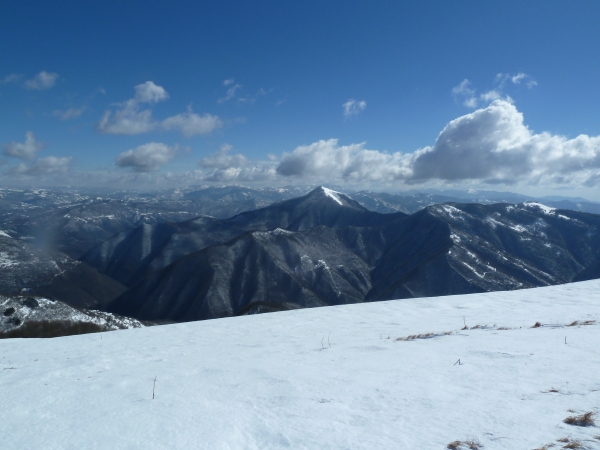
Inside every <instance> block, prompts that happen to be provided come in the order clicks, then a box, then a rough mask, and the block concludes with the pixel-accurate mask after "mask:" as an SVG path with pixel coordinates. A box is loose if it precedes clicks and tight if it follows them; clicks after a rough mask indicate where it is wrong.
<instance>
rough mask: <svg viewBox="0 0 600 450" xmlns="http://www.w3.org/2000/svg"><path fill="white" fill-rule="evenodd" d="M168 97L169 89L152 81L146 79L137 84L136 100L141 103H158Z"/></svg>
mask: <svg viewBox="0 0 600 450" xmlns="http://www.w3.org/2000/svg"><path fill="white" fill-rule="evenodd" d="M168 98H169V94H168V93H167V91H165V89H164V88H163V87H162V86H158V85H156V84H154V83H153V82H152V81H146V82H145V83H143V84H138V85H137V86H135V100H136V101H138V102H140V103H157V102H161V101H163V100H167V99H168Z"/></svg>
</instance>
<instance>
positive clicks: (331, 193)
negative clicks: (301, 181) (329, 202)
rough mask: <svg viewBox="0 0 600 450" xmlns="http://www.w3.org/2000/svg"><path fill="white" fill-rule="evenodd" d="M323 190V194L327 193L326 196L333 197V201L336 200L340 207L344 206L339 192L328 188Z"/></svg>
mask: <svg viewBox="0 0 600 450" xmlns="http://www.w3.org/2000/svg"><path fill="white" fill-rule="evenodd" d="M321 188H322V189H323V192H325V195H327V196H328V197H331V198H332V199H334V200H335V201H336V202H338V203H339V204H340V205H342V206H343V205H344V204H343V203H342V200H340V197H339V194H340V193H339V192H337V191H332V190H331V189H327V188H326V187H323V186H321Z"/></svg>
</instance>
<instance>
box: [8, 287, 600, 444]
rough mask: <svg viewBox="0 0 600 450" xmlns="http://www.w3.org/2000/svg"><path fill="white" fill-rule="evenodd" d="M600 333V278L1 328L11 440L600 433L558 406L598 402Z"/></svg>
mask: <svg viewBox="0 0 600 450" xmlns="http://www.w3.org/2000/svg"><path fill="white" fill-rule="evenodd" d="M575 320H579V321H595V323H593V324H591V325H585V326H572V327H568V326H565V325H568V324H570V323H572V322H573V321H575ZM536 322H540V323H541V324H543V326H541V327H537V328H530V327H531V326H532V325H534V324H535V323H536ZM464 323H466V324H467V326H468V327H470V328H471V327H475V326H477V325H480V326H483V327H488V328H477V329H468V330H461V328H463V326H464ZM494 325H495V326H494ZM500 327H508V328H511V329H508V330H499V329H498V328H500ZM444 332H451V334H449V335H442V336H439V337H433V338H427V339H414V340H409V341H397V340H396V339H397V338H405V337H407V336H411V335H419V334H426V333H439V334H441V333H444ZM388 336H389V339H387V337H388ZM565 337H566V339H567V344H565V343H564V341H565ZM328 342H329V344H330V346H329V344H328ZM599 344H600V280H594V281H587V282H582V283H574V284H568V285H562V286H553V287H546V288H537V289H529V290H521V291H511V292H495V293H488V294H473V295H462V296H450V297H437V298H422V299H410V300H396V301H388V302H379V303H371V304H359V305H344V306H337V307H328V308H315V309H305V310H295V311H288V312H281V313H273V314H263V315H257V316H248V317H238V318H227V319H218V320H211V321H203V322H193V323H185V324H177V325H166V326H161V327H151V328H142V329H131V330H123V331H114V332H108V333H102V334H101V335H100V334H91V335H83V336H72V337H66V338H55V339H46V340H41V339H35V340H16V339H15V340H3V341H0V399H1V400H0V401H1V405H2V407H1V408H0V442H1V444H0V447H1V448H3V449H21V448H32V449H34V448H35V449H37V448H39V449H42V448H43V449H81V448H86V449H105V448H107V449H129V448H144V449H166V448H201V449H279V448H293V449H444V448H446V446H447V445H448V444H449V443H450V442H452V441H455V440H461V441H465V440H467V439H469V438H474V439H477V440H478V441H479V442H481V444H483V446H484V447H483V448H485V449H535V448H539V447H541V446H542V445H544V444H548V443H552V442H554V443H555V444H556V447H554V448H562V446H563V445H565V444H560V443H557V442H556V439H559V438H564V437H570V438H571V439H579V440H580V441H581V442H582V444H584V445H586V446H587V448H600V440H597V439H595V438H594V436H598V435H600V427H576V426H571V425H567V424H565V423H563V422H562V421H563V419H565V418H566V417H568V416H572V415H574V414H581V413H584V412H587V411H594V412H600V410H599V409H598V407H599V406H600V376H598V374H599V373H600V345H599ZM458 359H460V361H461V364H460V365H459V364H455V363H456V361H457V360H458ZM155 376H156V377H157V380H156V398H155V400H152V387H153V380H154V377H155ZM551 389H554V390H557V391H558V392H547V391H549V390H551ZM569 409H571V410H573V411H575V413H571V412H569V411H568V410H569ZM597 423H599V424H600V419H599V420H597Z"/></svg>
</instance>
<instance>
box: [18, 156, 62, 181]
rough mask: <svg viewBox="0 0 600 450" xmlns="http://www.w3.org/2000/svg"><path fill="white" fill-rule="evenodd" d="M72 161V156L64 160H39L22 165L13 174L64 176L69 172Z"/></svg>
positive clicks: (55, 158)
mask: <svg viewBox="0 0 600 450" xmlns="http://www.w3.org/2000/svg"><path fill="white" fill-rule="evenodd" d="M71 159H72V158H71V157H70V156H68V157H64V158H58V157H56V156H47V157H46V158H39V159H37V160H36V161H34V162H33V163H31V164H29V165H26V164H23V163H21V164H19V165H18V166H17V167H16V168H14V170H13V173H16V174H19V175H29V176H42V175H56V174H64V173H66V172H68V170H69V165H70V163H71Z"/></svg>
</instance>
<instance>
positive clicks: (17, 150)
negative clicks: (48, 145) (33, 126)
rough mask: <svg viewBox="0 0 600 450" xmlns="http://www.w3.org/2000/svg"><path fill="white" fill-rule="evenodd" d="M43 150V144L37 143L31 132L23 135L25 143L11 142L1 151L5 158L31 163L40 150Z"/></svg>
mask: <svg viewBox="0 0 600 450" xmlns="http://www.w3.org/2000/svg"><path fill="white" fill-rule="evenodd" d="M43 148H44V144H42V143H40V142H37V141H36V140H35V137H34V135H33V133H32V132H31V131H28V132H27V133H25V142H24V143H23V144H21V143H20V142H11V143H10V144H6V145H5V146H4V149H3V152H2V153H3V154H4V155H5V156H12V157H13V158H19V159H23V160H26V161H31V160H32V159H34V158H35V156H36V155H37V152H39V151H40V150H41V149H43Z"/></svg>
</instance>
